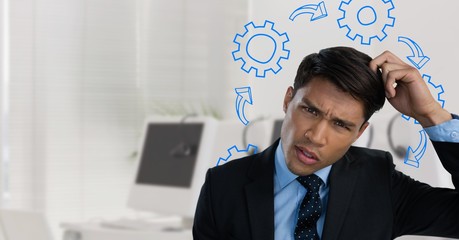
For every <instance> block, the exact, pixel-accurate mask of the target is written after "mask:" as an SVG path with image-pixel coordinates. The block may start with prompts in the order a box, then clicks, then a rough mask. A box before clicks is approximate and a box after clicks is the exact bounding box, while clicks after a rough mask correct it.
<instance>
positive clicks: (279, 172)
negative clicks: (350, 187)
mask: <svg viewBox="0 0 459 240" xmlns="http://www.w3.org/2000/svg"><path fill="white" fill-rule="evenodd" d="M274 162H275V170H274V171H275V178H277V179H276V181H277V182H278V183H279V187H280V189H283V188H284V187H285V186H287V185H288V184H290V183H291V182H292V181H294V180H295V179H296V178H297V177H298V175H296V174H294V173H292V172H291V171H290V170H289V169H288V167H287V163H286V162H285V155H284V151H283V149H282V140H280V141H279V145H278V146H277V149H276V153H275V156H274ZM330 170H331V165H330V166H327V167H325V168H322V169H320V170H318V171H316V172H315V173H314V174H316V175H317V176H318V177H320V179H322V181H323V182H324V185H323V186H324V187H326V186H327V185H328V176H329V175H330Z"/></svg>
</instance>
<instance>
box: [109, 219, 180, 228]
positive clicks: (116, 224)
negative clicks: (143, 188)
mask: <svg viewBox="0 0 459 240" xmlns="http://www.w3.org/2000/svg"><path fill="white" fill-rule="evenodd" d="M100 226H102V227H106V228H115V229H125V230H137V231H139V230H140V231H141V230H145V231H151V230H167V231H169V230H170V231H174V230H177V231H179V230H180V229H181V227H180V222H179V221H177V220H176V219H175V220H172V219H171V218H157V219H139V218H120V219H116V220H110V221H101V222H100Z"/></svg>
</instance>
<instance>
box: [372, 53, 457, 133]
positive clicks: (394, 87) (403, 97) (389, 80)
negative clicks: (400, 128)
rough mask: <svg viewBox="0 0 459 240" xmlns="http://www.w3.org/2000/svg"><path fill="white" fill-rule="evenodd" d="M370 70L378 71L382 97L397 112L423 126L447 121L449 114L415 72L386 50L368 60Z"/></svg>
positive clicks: (416, 71) (414, 69) (449, 117)
mask: <svg viewBox="0 0 459 240" xmlns="http://www.w3.org/2000/svg"><path fill="white" fill-rule="evenodd" d="M370 68H371V69H372V70H373V71H375V72H376V71H381V73H382V78H383V80H384V83H385V90H386V97H387V99H388V101H389V103H390V104H391V105H392V106H393V107H394V108H395V109H397V111H399V112H401V113H403V114H405V115H407V116H410V117H413V118H415V119H416V120H418V121H419V123H420V124H421V125H422V126H423V127H424V128H426V127H430V126H433V125H438V124H440V123H442V122H446V121H448V120H450V119H451V118H452V117H451V114H450V113H449V112H448V111H446V110H444V109H443V108H442V107H441V105H440V104H439V103H438V102H437V101H436V100H435V99H434V98H433V97H432V94H431V93H430V91H429V88H428V87H427V84H426V83H425V81H424V80H423V79H422V76H421V74H420V73H419V71H418V70H417V69H416V68H414V67H412V66H410V65H408V64H407V63H405V62H404V61H402V60H401V59H400V58H398V57H397V56H395V55H394V54H393V53H391V52H389V51H385V52H383V53H382V54H381V55H379V56H377V57H376V58H374V59H373V61H371V62H370Z"/></svg>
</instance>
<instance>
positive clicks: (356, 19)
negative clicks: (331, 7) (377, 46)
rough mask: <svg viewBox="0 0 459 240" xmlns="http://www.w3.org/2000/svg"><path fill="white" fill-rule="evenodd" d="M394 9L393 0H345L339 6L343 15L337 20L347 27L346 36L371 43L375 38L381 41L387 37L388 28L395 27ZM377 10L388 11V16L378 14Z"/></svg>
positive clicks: (342, 26) (339, 24)
mask: <svg viewBox="0 0 459 240" xmlns="http://www.w3.org/2000/svg"><path fill="white" fill-rule="evenodd" d="M369 4H371V5H372V6H370V5H369ZM393 9H395V7H394V4H393V3H392V0H375V1H367V0H347V1H346V0H343V1H341V4H340V6H339V10H340V11H342V12H343V15H342V17H341V18H339V19H338V20H337V21H338V26H339V28H345V29H347V33H346V36H347V37H348V38H349V39H351V40H352V41H355V40H356V38H357V37H358V38H360V43H361V44H362V45H371V42H372V41H373V40H374V39H377V40H378V41H380V42H381V41H383V40H384V39H385V38H386V37H387V33H386V30H387V28H388V27H394V24H395V17H393V16H392V15H391V11H392V10H393ZM377 10H385V11H387V16H380V15H378V14H377V12H378V11H377Z"/></svg>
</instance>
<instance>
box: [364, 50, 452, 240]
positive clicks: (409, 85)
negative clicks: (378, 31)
mask: <svg viewBox="0 0 459 240" xmlns="http://www.w3.org/2000/svg"><path fill="white" fill-rule="evenodd" d="M370 67H371V68H372V69H373V71H381V74H382V78H383V80H384V82H385V91H386V97H387V99H388V101H389V103H390V104H391V105H392V106H393V107H394V108H395V109H396V110H397V111H399V112H400V113H402V114H405V115H407V116H410V117H413V118H414V119H416V120H418V121H419V123H420V124H421V126H422V127H423V128H424V129H426V131H427V132H428V134H429V137H430V138H431V140H432V143H433V146H434V148H435V150H436V152H437V155H438V156H439V158H440V161H441V162H442V164H443V166H444V167H445V169H446V170H447V171H448V172H449V173H451V175H452V177H453V183H454V185H455V186H456V190H454V189H444V188H433V187H431V186H429V185H427V184H424V183H420V182H418V181H415V180H413V179H411V178H410V177H408V176H406V175H404V174H403V173H401V172H398V171H396V170H395V169H393V174H392V179H391V182H392V183H391V185H392V189H391V190H392V198H393V207H394V209H393V211H394V217H395V221H394V228H395V229H394V234H395V236H394V237H396V236H401V235H405V234H419V235H431V236H443V237H456V238H459V192H458V191H457V189H458V188H457V187H458V186H459V143H457V141H450V140H451V138H450V136H448V135H450V134H452V132H451V131H450V129H448V128H450V127H451V126H452V128H453V129H454V128H456V129H458V128H457V127H458V123H457V121H458V120H455V119H453V117H452V115H451V114H450V113H449V112H448V111H446V110H445V109H443V108H442V107H441V105H440V104H439V103H438V102H437V101H436V100H435V98H434V97H433V96H432V94H431V93H430V91H429V89H428V87H427V84H426V83H425V81H424V80H423V79H422V76H421V74H420V73H419V71H418V70H417V69H416V68H414V67H412V66H410V65H408V64H406V63H405V62H403V61H402V60H401V59H400V58H398V57H397V56H395V55H394V54H392V53H391V52H388V51H386V52H384V53H382V54H381V55H379V56H378V57H376V58H375V59H374V60H373V61H372V62H371V63H370ZM452 119H453V120H452ZM445 126H447V127H445ZM441 139H443V140H446V142H440V140H441Z"/></svg>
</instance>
